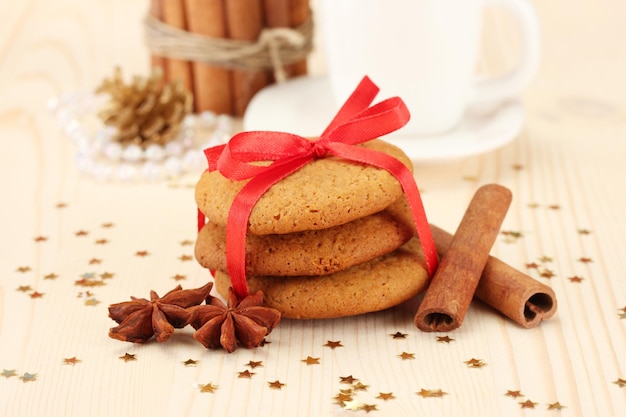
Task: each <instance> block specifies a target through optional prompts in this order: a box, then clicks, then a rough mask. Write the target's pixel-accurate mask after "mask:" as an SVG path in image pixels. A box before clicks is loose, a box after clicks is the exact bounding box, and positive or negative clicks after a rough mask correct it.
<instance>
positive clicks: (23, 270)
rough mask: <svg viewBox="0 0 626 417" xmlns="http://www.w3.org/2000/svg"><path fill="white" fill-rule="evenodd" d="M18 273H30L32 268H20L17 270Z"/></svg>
mask: <svg viewBox="0 0 626 417" xmlns="http://www.w3.org/2000/svg"><path fill="white" fill-rule="evenodd" d="M15 271H16V272H21V273H24V272H29V271H30V266H19V267H18V268H17V269H16V270H15Z"/></svg>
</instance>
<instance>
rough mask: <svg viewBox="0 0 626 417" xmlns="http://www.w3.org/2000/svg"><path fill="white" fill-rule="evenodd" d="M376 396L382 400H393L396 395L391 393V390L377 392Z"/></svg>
mask: <svg viewBox="0 0 626 417" xmlns="http://www.w3.org/2000/svg"><path fill="white" fill-rule="evenodd" d="M376 398H378V399H380V400H383V401H389V400H393V399H394V398H396V397H395V396H394V395H393V392H379V393H378V397H376Z"/></svg>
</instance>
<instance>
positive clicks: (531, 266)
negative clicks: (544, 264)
mask: <svg viewBox="0 0 626 417" xmlns="http://www.w3.org/2000/svg"><path fill="white" fill-rule="evenodd" d="M526 269H539V264H538V263H536V262H530V263H527V264H526Z"/></svg>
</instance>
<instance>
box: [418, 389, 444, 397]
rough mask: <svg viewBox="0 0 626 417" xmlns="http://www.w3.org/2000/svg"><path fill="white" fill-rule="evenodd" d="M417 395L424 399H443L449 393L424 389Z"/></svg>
mask: <svg viewBox="0 0 626 417" xmlns="http://www.w3.org/2000/svg"><path fill="white" fill-rule="evenodd" d="M416 394H417V395H419V396H420V397H423V398H436V397H443V396H444V395H447V394H448V393H447V392H443V391H442V390H440V389H435V390H431V389H424V388H422V389H420V390H419V392H417V393H416Z"/></svg>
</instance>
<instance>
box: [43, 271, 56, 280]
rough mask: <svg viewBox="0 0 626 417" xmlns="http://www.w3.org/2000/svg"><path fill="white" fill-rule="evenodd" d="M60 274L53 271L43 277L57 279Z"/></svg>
mask: <svg viewBox="0 0 626 417" xmlns="http://www.w3.org/2000/svg"><path fill="white" fill-rule="evenodd" d="M58 277H59V276H58V275H57V274H55V273H53V272H51V273H49V274H46V275H44V276H43V279H57V278H58Z"/></svg>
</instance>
